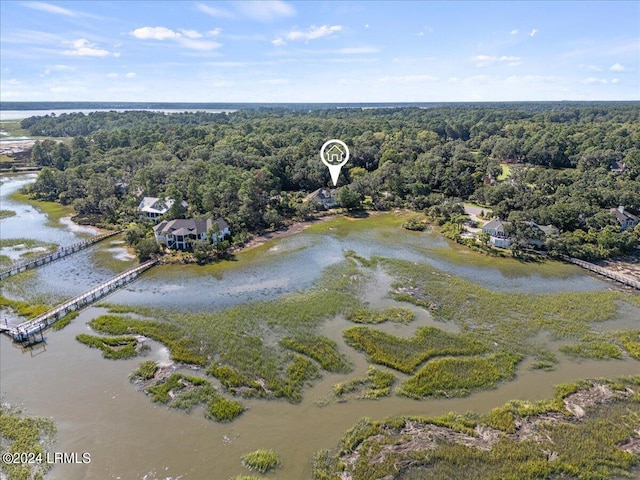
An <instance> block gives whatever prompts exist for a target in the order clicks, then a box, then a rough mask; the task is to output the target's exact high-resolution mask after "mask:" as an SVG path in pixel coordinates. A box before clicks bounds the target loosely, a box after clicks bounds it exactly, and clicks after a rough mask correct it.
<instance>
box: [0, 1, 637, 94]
mask: <svg viewBox="0 0 640 480" xmlns="http://www.w3.org/2000/svg"><path fill="white" fill-rule="evenodd" d="M0 27H1V28H0V35H1V44H0V69H1V70H0V71H1V77H0V80H1V86H0V99H1V100H3V101H54V100H55V101H64V100H66V101H166V102H171V101H174V102H412V101H422V102H430V101H515V100H638V99H640V74H639V71H640V2H637V1H624V2H617V1H605V2H597V1H571V2H551V1H545V2H527V1H515V2H508V1H500V2H472V1H464V2H453V1H451V2H435V1H433V2H432V1H413V2H396V1H373V2H370V1H339V2H331V1H322V2H314V1H303V2H294V1H291V2H285V1H255V2H249V1H246V2H240V1H230V2H227V1H216V2H212V1H204V0H203V1H179V2H175V1H173V2H172V1H153V2H151V1H139V2H135V1H116V2H108V1H101V2H95V1H86V2H83V1H71V2H61V1H58V2H45V1H42V2H40V1H37V2H36V1H7V0H2V1H0Z"/></svg>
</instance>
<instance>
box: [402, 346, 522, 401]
mask: <svg viewBox="0 0 640 480" xmlns="http://www.w3.org/2000/svg"><path fill="white" fill-rule="evenodd" d="M520 360H522V356H521V355H517V354H514V353H508V352H499V353H494V354H492V355H488V356H475V357H463V358H457V357H444V358H437V359H435V360H432V361H430V362H427V364H426V365H424V366H423V367H422V368H421V369H420V370H418V372H417V373H416V374H415V375H414V376H412V377H410V378H409V379H408V380H407V381H405V382H404V383H403V384H402V385H400V386H399V387H398V389H397V390H396V393H398V394H399V395H404V396H406V397H411V398H418V399H420V398H426V397H431V396H442V397H462V396H465V395H468V394H469V393H471V392H472V391H473V390H477V389H480V388H492V387H494V386H496V385H497V384H498V383H499V382H501V381H503V380H508V379H511V378H513V377H514V376H515V374H516V371H515V367H516V365H517V364H518V362H519V361H520Z"/></svg>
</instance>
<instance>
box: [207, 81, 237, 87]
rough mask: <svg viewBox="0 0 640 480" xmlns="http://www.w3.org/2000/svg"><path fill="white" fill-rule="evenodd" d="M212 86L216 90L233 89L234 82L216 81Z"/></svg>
mask: <svg viewBox="0 0 640 480" xmlns="http://www.w3.org/2000/svg"><path fill="white" fill-rule="evenodd" d="M211 86H212V87H215V88H224V87H232V86H233V82H229V81H227V80H216V81H214V82H211Z"/></svg>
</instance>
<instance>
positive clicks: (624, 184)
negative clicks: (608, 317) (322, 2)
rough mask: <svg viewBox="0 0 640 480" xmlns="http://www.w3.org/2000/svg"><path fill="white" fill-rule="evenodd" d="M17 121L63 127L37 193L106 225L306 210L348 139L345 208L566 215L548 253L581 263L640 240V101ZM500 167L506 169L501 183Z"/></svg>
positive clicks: (265, 220)
mask: <svg viewBox="0 0 640 480" xmlns="http://www.w3.org/2000/svg"><path fill="white" fill-rule="evenodd" d="M22 126H23V128H25V129H27V130H28V131H29V133H30V134H31V135H36V136H48V137H60V140H59V141H57V140H42V141H38V142H37V143H36V144H35V146H34V148H33V150H32V159H33V161H34V162H36V163H37V164H38V165H40V166H42V167H43V168H42V170H41V172H40V174H39V176H38V179H37V181H36V183H35V184H34V185H33V186H32V189H31V194H32V195H33V196H35V197H37V198H40V199H45V200H54V201H59V202H61V203H64V204H73V206H74V207H75V209H76V211H77V212H78V213H79V214H80V215H85V216H93V217H94V218H99V219H100V221H102V222H106V223H113V224H126V223H128V222H131V221H134V220H136V219H137V213H136V207H137V205H138V203H139V201H140V197H141V196H143V195H145V196H157V197H162V196H169V197H171V198H174V199H176V200H185V201H186V202H187V203H188V205H189V206H188V209H187V212H180V213H181V214H186V215H187V216H189V217H199V216H203V215H213V216H216V217H222V218H224V219H226V220H227V221H228V222H229V224H230V225H231V228H232V230H233V232H234V233H235V235H236V238H243V234H245V233H246V232H256V231H261V230H263V229H265V228H277V227H279V226H280V225H282V224H283V223H286V222H287V221H288V220H290V219H292V218H308V217H309V216H311V215H312V214H313V210H314V208H315V207H313V205H310V204H309V203H305V202H302V198H303V197H304V196H305V192H310V191H313V190H315V189H317V188H319V187H322V186H327V185H329V184H330V180H329V172H328V170H327V168H326V167H325V166H324V165H323V164H322V163H321V161H320V158H319V151H320V147H321V146H322V144H323V143H324V142H325V141H326V140H328V139H332V138H339V139H341V140H343V141H344V142H346V144H347V145H348V146H349V148H350V151H351V157H350V160H349V163H348V164H347V165H346V166H345V167H344V168H343V169H342V172H343V175H341V177H340V183H339V184H338V185H339V187H340V188H341V190H340V196H341V198H342V200H343V203H347V204H348V205H345V206H349V207H352V208H358V207H361V206H364V207H366V208H370V209H376V210H388V209H391V208H398V207H404V208H410V209H413V210H416V211H424V212H426V213H429V212H430V213H431V214H433V212H434V211H435V212H438V215H441V216H443V218H444V221H445V222H446V221H447V220H449V215H453V214H454V212H455V211H456V205H457V204H458V203H459V202H461V201H473V202H477V203H479V204H481V205H485V206H487V208H488V209H491V210H492V211H493V214H494V215H496V216H499V217H501V218H503V219H505V220H510V221H514V222H518V221H525V220H533V221H535V222H537V223H539V224H545V225H546V224H553V225H555V226H556V227H557V228H558V229H559V230H560V232H561V234H560V236H559V237H558V238H556V239H553V240H552V241H551V243H550V245H549V247H550V248H551V249H552V251H554V252H556V253H569V254H571V255H574V256H579V257H582V258H598V257H606V256H611V255H619V254H624V253H628V252H631V251H633V250H634V248H635V247H636V246H638V244H639V243H640V242H639V238H640V227H636V228H635V229H633V228H628V229H627V230H625V231H622V230H621V228H620V226H619V225H618V223H617V221H616V218H615V216H614V215H613V214H611V213H610V209H611V208H616V207H618V206H624V207H625V209H626V211H628V212H631V213H633V214H636V215H637V214H638V213H640V181H639V180H640V105H639V104H638V103H566V104H565V103H521V104H504V105H499V104H486V105H483V104H464V105H463V104H460V105H455V104H453V105H448V106H434V107H433V108H410V107H407V108H373V109H363V108H344V109H336V108H332V109H308V110H303V109H291V108H261V109H255V110H240V111H236V112H233V113H206V112H194V113H189V112H185V113H180V114H164V113H156V112H149V111H128V112H124V113H117V112H95V113H91V114H88V115H85V114H82V113H74V114H63V115H59V116H55V115H49V116H44V117H31V118H28V119H25V120H23V122H22ZM615 162H618V163H617V164H616V163H615ZM501 164H509V165H510V166H511V172H512V174H511V176H510V177H508V178H499V177H500V175H501V173H502V171H503V168H502V166H501ZM622 164H624V168H622V169H620V168H618V169H617V170H622V171H613V169H612V165H615V166H618V167H619V166H621V165H622ZM177 203H179V202H177ZM174 213H175V212H174ZM432 216H433V215H432Z"/></svg>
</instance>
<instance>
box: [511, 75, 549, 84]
mask: <svg viewBox="0 0 640 480" xmlns="http://www.w3.org/2000/svg"><path fill="white" fill-rule="evenodd" d="M557 81H559V78H558V77H554V76H553V75H511V76H509V77H507V78H506V79H505V81H504V83H507V84H510V85H522V84H525V85H526V84H531V83H552V82H557Z"/></svg>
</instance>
